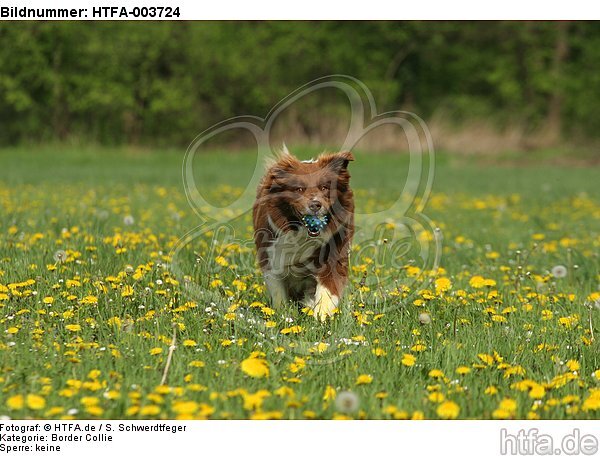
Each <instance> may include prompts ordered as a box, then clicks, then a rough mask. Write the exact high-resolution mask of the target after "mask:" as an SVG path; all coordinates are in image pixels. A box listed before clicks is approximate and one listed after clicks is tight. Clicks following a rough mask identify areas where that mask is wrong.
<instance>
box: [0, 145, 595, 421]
mask: <svg viewBox="0 0 600 456" xmlns="http://www.w3.org/2000/svg"><path fill="white" fill-rule="evenodd" d="M315 152H318V151H315V150H311V149H301V150H300V155H301V156H302V157H309V156H311V155H313V154H314V153H315ZM547 158H548V157H546V156H543V155H542V156H537V155H533V159H532V160H529V161H527V163H525V164H523V163H521V164H519V163H516V164H515V163H514V160H512V158H511V159H509V160H507V161H506V162H503V161H502V160H501V159H500V160H496V161H495V163H493V164H490V163H486V164H483V163H478V160H477V159H475V158H473V157H466V158H465V157H462V158H461V157H454V156H452V155H449V154H438V156H437V159H436V164H435V180H434V184H433V189H432V192H431V195H430V196H429V198H428V199H427V200H426V201H425V200H423V202H426V205H425V207H424V211H423V213H424V214H425V215H426V216H427V218H428V219H429V220H431V224H432V226H435V227H437V228H438V230H437V231H436V230H434V231H433V234H432V233H431V232H429V231H427V230H425V229H421V228H422V226H421V225H420V224H419V223H417V224H416V228H415V229H414V230H413V229H407V228H406V226H405V222H406V214H403V213H394V212H393V211H392V212H390V210H389V208H393V207H394V206H393V202H394V201H396V200H398V199H399V198H402V195H401V191H402V188H403V182H402V176H403V175H404V174H405V172H404V171H405V170H406V169H407V166H408V158H407V157H406V156H404V155H399V154H368V153H365V152H361V151H357V152H356V161H355V162H354V163H352V164H351V174H352V185H353V188H354V190H355V196H356V206H357V211H359V212H360V213H361V214H363V216H362V217H361V218H360V219H357V223H358V224H359V225H360V227H361V228H362V231H361V230H359V231H358V233H357V238H356V243H355V244H356V246H355V248H354V249H353V251H352V253H351V270H352V271H351V278H350V284H349V286H348V289H347V292H346V295H345V297H344V300H343V305H342V306H341V309H340V312H339V314H338V315H336V316H335V318H334V319H333V320H331V321H327V322H325V323H320V322H317V321H316V320H315V319H314V318H313V317H312V316H311V315H310V312H308V311H307V309H300V308H296V307H294V306H292V305H290V306H289V307H288V308H283V309H273V308H271V307H270V306H269V302H268V298H267V295H266V291H265V289H264V284H263V281H262V279H261V276H260V274H259V273H258V270H257V267H256V263H255V261H254V252H253V248H252V242H251V236H252V231H251V218H250V214H249V213H248V212H244V211H240V212H232V213H225V212H226V211H225V210H223V211H221V210H220V209H219V207H220V206H227V205H228V204H229V203H231V202H232V201H234V200H235V199H236V198H237V197H238V196H239V195H240V194H241V193H242V192H243V190H244V188H245V186H246V185H247V183H248V182H249V181H250V177H251V175H252V171H253V169H254V166H255V160H256V157H255V155H254V154H253V153H250V152H246V153H243V152H223V151H217V150H215V151H214V152H209V153H205V154H204V155H202V156H199V157H198V159H197V162H196V163H195V164H194V166H195V173H196V175H197V183H198V185H199V187H200V190H201V191H202V192H204V194H205V199H206V201H208V202H210V206H211V207H206V214H207V215H206V217H205V218H202V219H201V218H200V217H199V215H198V214H196V213H195V212H194V211H193V210H192V208H191V207H190V205H189V204H188V201H187V200H186V196H185V193H184V190H183V186H182V178H181V165H182V160H183V152H181V151H162V152H161V151H136V150H131V149H123V150H117V149H85V150H77V149H75V148H73V147H66V148H63V147H59V146H55V147H45V148H42V149H41V150H36V148H35V147H31V148H30V149H26V148H16V149H6V150H3V151H0V170H1V174H0V176H1V178H0V215H1V216H0V325H1V326H0V329H1V338H0V366H1V367H0V415H2V416H5V417H10V418H14V419H18V418H53V419H85V418H109V419H111V418H113V419H116V418H129V419H138V418H145V419H152V418H160V419H165V418H169V419H171V418H178V419H196V418H212V419H246V418H253V419H269V418H272V419H277V418H281V419H311V418H317V419H330V418H339V419H345V418H367V419H423V418H425V419H437V418H443V419H490V418H495V419H513V418H520V419H564V418H573V419H598V418H600V350H598V344H599V343H600V341H599V340H598V329H599V328H600V260H599V256H598V254H599V252H600V188H599V187H598V178H599V177H600V173H599V170H598V168H597V167H596V168H594V167H592V166H590V167H576V166H569V165H565V164H562V165H560V166H558V165H552V164H551V163H550V161H549V160H546V159H547ZM384 209H385V210H387V212H386V214H385V223H384V225H383V228H382V229H383V231H376V230H375V231H374V230H373V226H371V225H370V223H371V221H370V217H369V216H368V214H369V213H370V212H375V211H380V210H384ZM209 216H210V217H214V218H217V219H218V218H225V219H226V220H227V226H228V227H230V228H232V230H233V231H234V232H235V236H234V237H231V238H229V239H228V240H227V241H226V242H221V243H219V242H217V241H218V237H216V236H215V229H212V226H213V225H211V223H210V222H208V221H209ZM202 222H204V223H205V225H204V226H209V227H211V229H204V230H200V231H195V232H194V234H193V236H192V235H189V236H188V237H187V238H186V233H190V230H194V229H195V228H196V227H198V226H199V225H200V224H201V223H202ZM373 233H376V234H375V235H374V234H373ZM402 233H404V235H402ZM399 234H400V235H399ZM403 236H404V237H403ZM436 236H439V240H440V242H441V250H440V252H438V253H440V254H441V256H440V257H439V267H435V265H434V264H433V263H432V262H431V261H429V260H430V259H431V258H430V257H429V258H426V259H424V258H423V257H422V255H421V254H422V253H423V252H422V250H420V249H419V246H421V245H423V244H422V243H423V242H425V243H427V242H429V241H431V240H432V237H436ZM181 239H186V240H187V241H186V242H181ZM370 241H372V242H370ZM392 246H395V247H398V246H399V248H398V249H392ZM386 252H387V253H386ZM175 255H176V256H177V264H178V268H177V270H174V269H173V268H172V267H171V265H172V263H173V261H174V256H175ZM430 256H431V255H430ZM173 341H175V343H173ZM171 347H175V348H174V349H172V348H171ZM167 364H168V365H167Z"/></svg>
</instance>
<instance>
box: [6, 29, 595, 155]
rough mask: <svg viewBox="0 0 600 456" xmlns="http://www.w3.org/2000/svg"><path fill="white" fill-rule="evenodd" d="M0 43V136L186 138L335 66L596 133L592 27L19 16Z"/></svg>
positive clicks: (499, 113) (460, 112)
mask: <svg viewBox="0 0 600 456" xmlns="http://www.w3.org/2000/svg"><path fill="white" fill-rule="evenodd" d="M0 44H1V46H0V144H14V143H18V142H23V141H31V142H35V141H47V140H66V139H69V138H73V137H75V138H84V139H86V140H91V141H97V142H100V143H108V144H118V143H147V144H174V143H175V144H185V143H187V142H189V140H190V139H191V138H193V137H194V136H195V135H196V134H197V133H198V132H200V131H201V130H202V129H204V128H206V127H208V126H210V125H211V124H212V123H214V122H215V121H218V120H222V119H225V118H228V117H230V116H234V115H240V114H254V115H265V114H266V113H267V112H268V110H269V108H270V107H272V106H273V105H274V104H275V103H276V102H277V101H279V100H280V99H281V98H282V97H284V96H285V95H286V94H288V93H289V92H290V91H291V90H293V89H295V88H297V87H298V86H300V85H302V84H304V83H306V82H308V81H310V80H312V79H315V78H317V77H320V76H324V75H328V74H333V73H343V74H348V75H352V76H354V77H357V78H359V79H361V80H362V81H363V82H364V83H366V84H367V85H368V86H369V87H370V89H371V90H372V91H373V93H374V95H375V97H376V100H377V102H378V105H379V106H380V107H382V108H388V109H395V108H398V107H410V109H412V110H414V111H415V112H417V113H419V114H420V115H421V116H422V117H425V118H427V117H428V116H432V115H433V114H434V113H436V112H438V111H440V110H443V111H445V112H449V113H451V117H452V118H453V119H456V120H457V121H461V120H464V119H470V118H481V117H484V118H486V119H493V121H494V122H497V123H498V124H500V125H501V124H502V123H506V122H519V123H521V124H522V125H524V126H525V127H526V129H536V128H541V127H544V126H545V125H551V127H552V128H553V129H556V130H557V133H560V134H563V135H567V136H569V135H578V136H581V135H583V136H587V137H590V138H592V137H595V136H597V135H598V134H599V132H600V128H599V127H600V125H598V124H599V123H600V107H599V105H598V103H597V102H596V94H598V93H600V71H599V70H600V28H598V27H597V26H596V24H594V23H587V22H577V23H558V22H210V23H202V22H192V23H190V22H176V23H175V22H172V23H170V22H145V23H139V22H118V23H117V22H103V23H82V22H63V23H56V22H36V23H31V22H29V23H28V22H25V23H18V24H17V23H2V24H0Z"/></svg>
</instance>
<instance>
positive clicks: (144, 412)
mask: <svg viewBox="0 0 600 456" xmlns="http://www.w3.org/2000/svg"><path fill="white" fill-rule="evenodd" d="M159 413H160V407H159V406H158V405H145V406H143V407H142V408H140V411H139V414H140V415H141V416H156V415H158V414H159Z"/></svg>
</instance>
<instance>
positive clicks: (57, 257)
mask: <svg viewBox="0 0 600 456" xmlns="http://www.w3.org/2000/svg"><path fill="white" fill-rule="evenodd" d="M66 260H67V252H65V251H64V250H57V251H56V252H54V261H56V262H57V263H64V262H65V261H66Z"/></svg>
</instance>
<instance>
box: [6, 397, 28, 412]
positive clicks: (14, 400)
mask: <svg viewBox="0 0 600 456" xmlns="http://www.w3.org/2000/svg"><path fill="white" fill-rule="evenodd" d="M24 405H25V399H23V395H22V394H17V395H15V396H12V397H9V398H8V399H7V400H6V406H7V407H8V408H9V409H10V410H21V409H22V408H23V406H24Z"/></svg>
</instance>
